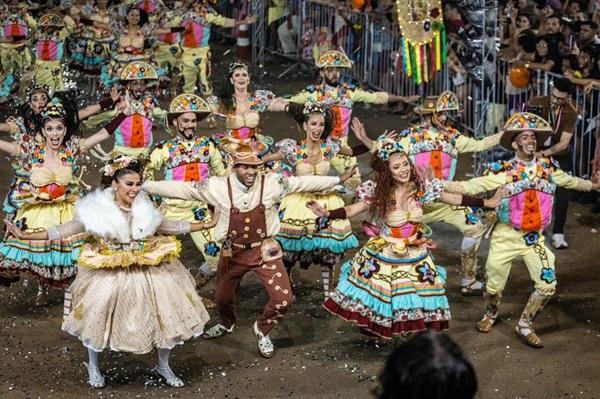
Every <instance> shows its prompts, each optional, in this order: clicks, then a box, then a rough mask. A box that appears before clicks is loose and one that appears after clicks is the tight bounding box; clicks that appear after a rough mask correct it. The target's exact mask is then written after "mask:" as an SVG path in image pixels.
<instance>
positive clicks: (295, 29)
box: [252, 0, 448, 96]
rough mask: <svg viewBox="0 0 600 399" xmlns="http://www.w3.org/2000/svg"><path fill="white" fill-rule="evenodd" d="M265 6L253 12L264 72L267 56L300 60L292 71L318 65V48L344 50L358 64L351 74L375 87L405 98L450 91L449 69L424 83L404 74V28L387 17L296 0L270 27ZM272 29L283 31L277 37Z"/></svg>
mask: <svg viewBox="0 0 600 399" xmlns="http://www.w3.org/2000/svg"><path fill="white" fill-rule="evenodd" d="M264 3H265V2H262V1H258V2H257V1H255V2H253V4H252V13H253V14H254V15H257V16H258V20H259V21H260V22H259V23H258V26H255V27H254V34H253V64H254V66H255V67H257V68H259V69H260V68H263V67H264V65H265V56H266V54H277V55H279V56H283V57H286V58H289V59H292V60H294V61H296V62H297V63H296V64H294V65H293V66H292V67H291V68H289V69H292V68H295V67H297V66H298V65H299V64H300V63H304V64H306V65H314V63H315V59H314V54H313V53H318V50H321V51H323V50H328V49H337V48H342V49H343V50H344V51H345V52H346V54H347V55H348V56H349V57H350V59H351V60H352V61H353V62H354V66H353V68H352V71H351V73H350V74H349V75H350V76H351V77H352V78H354V79H356V80H358V81H359V82H361V83H363V84H365V85H367V86H370V87H372V88H375V89H378V90H383V91H387V92H390V93H395V94H399V95H404V96H410V95H423V96H426V95H434V94H436V93H439V92H441V91H443V90H445V89H447V88H448V73H447V68H446V67H444V68H443V69H442V71H440V72H438V73H437V74H436V75H435V76H434V77H433V78H432V79H431V80H430V81H429V82H426V83H424V84H421V85H417V84H415V83H414V82H413V80H412V78H409V77H407V76H406V75H405V74H404V73H402V72H401V71H402V68H401V66H402V59H401V36H400V33H399V29H398V25H397V24H395V23H393V22H390V21H389V20H388V19H387V18H386V17H385V16H383V15H377V14H373V13H363V12H355V11H350V10H348V11H340V10H339V9H338V8H336V7H334V6H332V5H331V4H330V3H325V2H320V1H318V0H305V1H298V0H293V1H291V2H290V3H289V5H288V8H287V12H286V13H285V14H286V15H285V17H284V18H282V19H281V20H279V21H278V22H276V23H274V24H273V26H272V27H271V28H269V27H268V26H267V22H266V21H267V18H268V8H267V7H266V6H265V4H264ZM269 29H273V30H277V37H274V36H273V35H272V34H271V32H269ZM315 47H316V48H317V51H315ZM286 72H288V71H285V72H284V73H283V74H282V75H285V74H286ZM280 76H281V75H280Z"/></svg>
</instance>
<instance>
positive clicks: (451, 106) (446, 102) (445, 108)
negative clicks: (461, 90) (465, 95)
mask: <svg viewBox="0 0 600 399" xmlns="http://www.w3.org/2000/svg"><path fill="white" fill-rule="evenodd" d="M458 110H460V105H459V102H458V97H456V94H454V93H453V92H451V91H449V90H448V91H445V92H443V93H442V94H440V95H439V96H438V99H437V102H436V105H435V112H451V111H458Z"/></svg>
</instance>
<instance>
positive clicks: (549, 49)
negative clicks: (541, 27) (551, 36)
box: [528, 35, 562, 74]
mask: <svg viewBox="0 0 600 399" xmlns="http://www.w3.org/2000/svg"><path fill="white" fill-rule="evenodd" d="M528 67H529V68H531V69H539V70H542V71H548V72H552V73H556V74H561V73H562V59H561V57H560V55H559V54H558V47H557V46H556V44H555V43H554V42H552V41H551V40H548V37H547V36H545V35H541V36H537V37H536V38H535V58H534V60H533V62H531V63H529V65H528Z"/></svg>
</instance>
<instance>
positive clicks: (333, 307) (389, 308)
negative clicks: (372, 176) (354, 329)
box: [323, 237, 451, 339]
mask: <svg viewBox="0 0 600 399" xmlns="http://www.w3.org/2000/svg"><path fill="white" fill-rule="evenodd" d="M445 282H446V271H445V269H444V268H443V267H440V266H436V265H435V264H434V262H433V258H432V257H431V254H430V252H429V250H428V249H427V248H426V247H425V246H418V247H405V246H403V245H397V244H395V243H392V242H389V241H388V240H386V238H383V237H374V238H371V239H370V240H369V241H368V242H367V244H365V246H364V247H362V248H361V249H360V250H359V251H358V253H357V254H356V255H355V256H354V258H353V259H352V260H350V261H348V262H346V263H345V264H344V265H343V267H342V271H341V275H340V280H339V283H338V285H337V287H336V289H335V291H334V292H333V293H332V294H331V295H330V297H329V298H328V299H327V300H326V301H325V303H324V304H323V306H324V307H325V309H327V310H328V311H329V312H331V313H333V314H335V315H337V316H339V317H341V318H342V319H344V320H347V321H351V322H354V323H356V324H357V325H358V326H359V327H361V328H362V329H363V330H366V331H367V332H369V333H371V334H374V335H377V336H379V337H381V338H388V339H389V338H392V337H393V336H395V335H400V334H403V333H408V332H416V331H423V330H427V329H433V330H437V331H440V330H444V329H447V328H448V321H449V320H450V318H451V316H450V308H449V305H448V299H447V298H446V289H445Z"/></svg>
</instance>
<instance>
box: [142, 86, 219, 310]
mask: <svg viewBox="0 0 600 399" xmlns="http://www.w3.org/2000/svg"><path fill="white" fill-rule="evenodd" d="M209 114H210V108H209V107H208V104H206V102H205V101H204V100H203V99H202V98H200V97H198V96H196V95H195V94H182V95H179V96H177V97H175V98H174V99H173V101H171V105H170V106H169V113H168V114H167V120H168V123H169V126H170V127H171V130H172V131H173V130H174V131H175V132H176V137H175V138H172V139H170V140H165V141H162V142H160V143H159V144H158V145H157V146H156V147H155V149H154V150H153V151H152V153H151V154H150V157H149V162H148V164H147V165H146V168H147V171H148V172H149V173H150V174H153V172H154V171H157V170H160V169H163V168H164V176H165V177H164V178H165V180H167V181H184V182H195V183H201V182H203V181H205V180H206V179H208V178H209V177H211V176H225V175H226V174H227V173H226V170H225V164H224V163H223V158H222V157H221V152H220V151H219V150H218V148H217V147H216V145H215V143H214V142H213V140H212V139H211V138H210V137H206V136H200V135H199V134H197V129H198V122H199V121H201V120H202V119H204V118H206V117H207V116H208V115H209ZM160 209H161V211H162V212H163V214H164V215H165V217H166V218H168V219H172V220H184V221H188V222H206V223H208V222H209V221H210V217H211V216H210V212H209V210H208V206H207V205H206V203H205V202H198V201H183V200H178V199H171V198H165V199H164V201H163V203H162V205H161V207H160ZM212 234H213V229H206V230H202V231H197V232H195V233H192V234H191V237H192V240H193V241H194V244H196V247H197V248H198V249H199V250H200V252H202V255H203V256H204V260H205V262H204V264H202V266H200V271H199V272H198V274H196V282H197V283H198V286H199V287H201V286H203V285H205V284H206V283H207V282H208V280H210V279H211V278H212V277H213V276H215V275H216V274H217V262H218V257H217V255H218V253H219V246H218V245H217V243H216V242H215V241H213V240H212ZM203 300H204V302H205V305H209V306H208V307H212V308H214V307H215V304H214V302H212V301H211V300H208V299H206V298H203Z"/></svg>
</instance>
